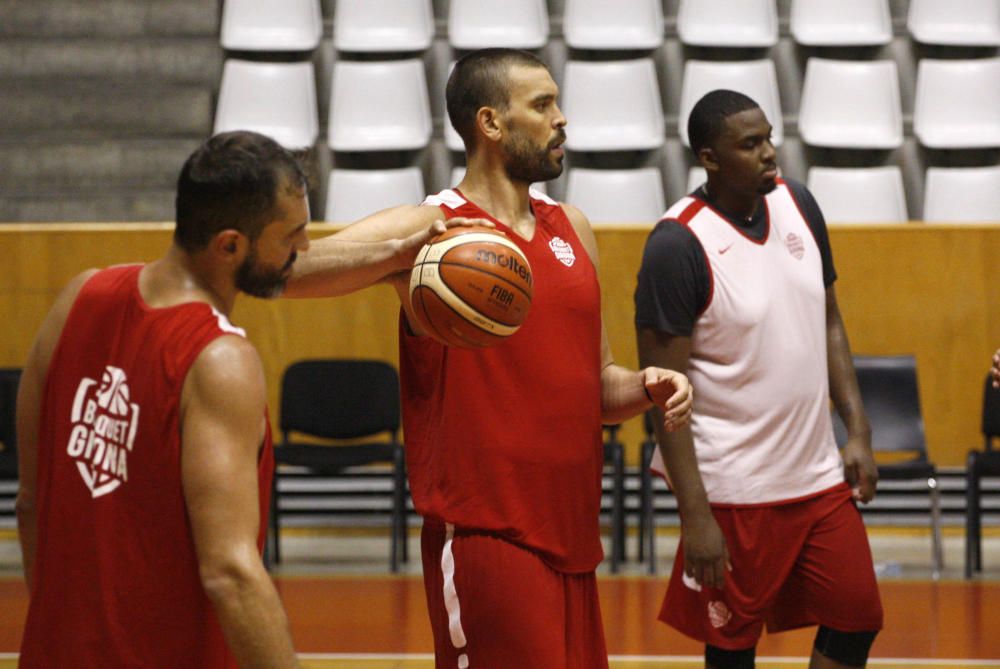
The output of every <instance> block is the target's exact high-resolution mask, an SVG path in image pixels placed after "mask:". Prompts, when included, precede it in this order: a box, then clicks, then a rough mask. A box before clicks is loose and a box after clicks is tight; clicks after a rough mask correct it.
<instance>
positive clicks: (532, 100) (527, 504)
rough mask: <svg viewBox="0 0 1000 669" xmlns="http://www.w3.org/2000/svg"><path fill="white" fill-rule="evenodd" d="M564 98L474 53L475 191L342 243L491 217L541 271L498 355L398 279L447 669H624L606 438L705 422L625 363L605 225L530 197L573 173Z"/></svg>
mask: <svg viewBox="0 0 1000 669" xmlns="http://www.w3.org/2000/svg"><path fill="white" fill-rule="evenodd" d="M558 93H559V90H558V88H557V86H556V84H555V82H553V80H552V77H551V75H550V74H549V71H548V69H547V68H546V66H545V64H544V63H542V62H541V61H540V60H538V59H537V58H536V57H534V56H532V55H531V54H528V53H525V52H521V51H514V50H510V49H485V50H481V51H476V52H473V53H471V54H469V55H467V56H465V57H464V58H462V59H461V60H459V61H458V63H456V65H455V68H454V70H453V71H452V74H451V77H450V79H449V81H448V86H447V105H448V113H449V116H450V118H451V122H452V123H453V124H454V126H455V128H456V130H457V131H458V132H459V134H460V135H461V136H462V138H463V140H464V142H465V146H466V152H467V164H468V168H467V171H466V174H465V178H464V179H463V180H462V182H461V183H460V184H459V185H458V187H456V188H453V189H449V190H445V191H442V192H441V193H438V194H436V195H432V196H429V197H428V198H427V199H426V200H425V201H424V203H423V205H420V206H409V207H399V208H394V209H390V210H387V211H384V212H379V213H377V214H374V215H373V216H371V217H369V218H367V219H364V220H362V221H360V222H358V223H356V224H354V225H353V226H350V227H348V228H347V229H345V230H344V232H343V233H342V235H341V237H342V238H348V239H349V238H356V239H372V238H375V239H387V238H390V237H400V236H406V235H409V234H411V233H412V232H413V231H417V230H421V229H423V228H426V226H427V225H428V223H429V222H430V221H432V220H434V219H435V218H439V217H441V216H442V212H443V213H444V215H445V216H451V215H459V216H465V217H483V218H486V219H488V220H491V221H493V222H494V223H495V224H496V227H497V229H499V230H501V231H503V232H504V233H506V234H507V236H508V237H509V238H510V239H511V240H512V241H513V242H514V243H516V244H517V245H518V247H519V248H520V249H521V251H522V252H523V253H524V255H525V256H526V257H527V259H528V261H529V262H530V264H531V268H532V275H533V279H534V281H533V288H534V295H533V299H532V307H531V312H530V313H529V315H528V317H527V319H526V320H525V322H524V324H523V325H522V326H521V328H520V329H519V330H518V332H517V333H515V334H514V335H512V336H511V337H509V338H507V339H506V340H504V341H503V342H501V343H499V344H496V345H495V346H493V347H490V348H487V349H481V350H467V349H460V348H449V347H445V346H442V345H441V344H439V343H437V342H436V341H435V340H433V339H431V338H430V337H427V336H424V335H423V333H422V332H421V331H420V330H419V328H418V325H417V321H416V320H415V319H414V318H413V316H412V306H411V304H410V301H409V296H408V290H407V288H408V286H407V283H406V277H401V280H400V281H399V282H397V289H398V291H399V294H400V299H401V301H402V314H401V318H400V335H399V336H400V371H401V376H402V384H403V388H402V395H403V423H404V429H405V433H406V451H407V467H408V469H409V474H410V484H411V485H410V487H411V490H412V494H413V499H414V503H415V505H416V508H417V511H418V512H419V513H420V514H421V515H423V517H424V529H423V535H422V544H423V550H422V554H423V566H424V583H425V586H426V594H427V601H428V607H429V611H430V618H431V626H432V628H433V632H434V650H435V656H436V662H437V666H438V667H441V668H447V669H455V668H456V667H457V668H458V669H464V668H466V667H473V668H475V667H488V668H496V669H499V668H512V667H517V668H518V669H532V668H539V669H541V668H543V667H544V668H545V669H552V668H553V667H559V668H560V669H597V668H599V667H607V652H606V650H605V645H604V632H603V629H602V624H601V616H600V606H599V604H598V599H597V588H596V580H595V575H594V569H595V568H596V566H597V564H598V563H599V562H600V561H601V558H602V550H601V544H600V528H599V511H600V499H601V469H602V462H603V451H602V438H601V424H602V423H618V422H620V421H622V420H625V419H627V418H629V417H631V416H635V415H637V414H639V413H641V412H643V411H645V410H646V409H648V408H650V406H651V405H653V404H656V405H657V406H659V407H661V408H663V409H664V411H665V414H666V415H665V423H666V425H667V427H668V429H673V428H675V427H677V426H679V425H681V424H683V423H684V422H685V421H686V420H687V418H688V416H689V413H690V406H691V399H690V387H689V385H688V383H687V379H686V378H685V377H684V376H683V375H681V374H678V373H676V372H672V371H669V370H666V369H660V368H656V367H648V368H646V369H643V370H641V371H631V370H628V369H625V368H623V367H620V366H618V365H616V364H614V360H613V358H612V356H611V351H610V349H609V347H608V341H607V336H606V333H605V330H604V326H603V324H602V321H601V310H600V287H599V285H598V281H597V244H596V242H595V239H594V234H593V232H592V231H591V229H590V225H589V223H588V221H587V219H586V217H585V216H584V215H583V214H582V213H581V212H580V211H579V210H578V209H576V208H575V207H572V206H570V205H566V204H560V203H558V202H555V201H553V200H551V199H549V198H548V197H546V196H545V195H543V194H541V193H539V192H537V191H534V190H529V184H531V183H532V182H535V181H545V180H548V179H553V178H555V177H557V176H558V175H559V174H560V173H561V171H562V162H563V149H562V148H561V145H562V143H563V141H564V140H565V130H564V128H565V126H566V119H565V118H564V117H563V115H562V112H561V111H560V110H559V106H558V104H557V97H558ZM331 252H332V249H331ZM326 253H327V249H326V247H325V245H324V244H323V243H322V241H320V242H316V243H315V244H314V245H313V247H312V249H311V250H310V251H309V253H307V254H304V256H303V259H302V261H301V262H300V263H299V265H297V266H296V268H295V276H296V277H299V276H302V277H303V279H308V277H309V276H310V275H311V274H312V271H311V270H312V268H313V267H314V266H321V265H322V263H323V258H324V257H325V255H326ZM289 289H290V291H291V292H292V293H294V294H300V291H301V294H313V295H323V294H325V291H324V288H323V285H322V281H313V282H312V283H310V284H308V285H307V284H305V283H303V284H302V285H301V286H300V285H298V284H297V283H296V281H294V280H293V281H292V282H291V283H290V284H289Z"/></svg>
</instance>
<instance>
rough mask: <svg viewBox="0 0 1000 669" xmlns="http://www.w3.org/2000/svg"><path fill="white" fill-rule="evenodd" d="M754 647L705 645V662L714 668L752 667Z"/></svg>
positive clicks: (755, 652) (738, 668) (744, 668)
mask: <svg viewBox="0 0 1000 669" xmlns="http://www.w3.org/2000/svg"><path fill="white" fill-rule="evenodd" d="M756 655H757V649H756V648H746V649H744V650H725V649H723V648H718V647H716V646H710V645H706V646H705V664H708V665H711V666H713V667H715V668H716V669H754V657H756Z"/></svg>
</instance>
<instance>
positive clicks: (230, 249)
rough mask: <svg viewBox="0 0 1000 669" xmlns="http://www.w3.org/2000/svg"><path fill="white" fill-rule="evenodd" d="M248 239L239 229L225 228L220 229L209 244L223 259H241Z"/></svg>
mask: <svg viewBox="0 0 1000 669" xmlns="http://www.w3.org/2000/svg"><path fill="white" fill-rule="evenodd" d="M248 244H249V240H248V239H247V238H246V235H244V234H243V233H241V232H240V231H239V230H233V229H231V228H230V229H226V230H222V231H220V232H219V233H218V234H216V235H215V237H213V238H212V242H211V244H210V245H209V246H210V247H211V249H212V251H213V253H215V254H216V255H218V256H219V257H220V258H223V259H234V260H236V259H241V258H242V256H243V254H244V252H245V249H246V246H247V245H248Z"/></svg>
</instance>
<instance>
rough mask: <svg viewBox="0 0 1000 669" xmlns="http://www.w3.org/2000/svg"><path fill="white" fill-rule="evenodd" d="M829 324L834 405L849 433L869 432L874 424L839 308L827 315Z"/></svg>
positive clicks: (830, 381) (831, 383)
mask: <svg viewBox="0 0 1000 669" xmlns="http://www.w3.org/2000/svg"><path fill="white" fill-rule="evenodd" d="M826 327H827V344H826V345H827V353H826V355H827V372H828V375H829V384H830V399H832V400H833V405H834V406H835V407H836V408H837V413H839V414H840V417H841V418H842V419H843V421H844V425H845V426H846V427H847V432H848V434H849V435H850V436H863V435H867V434H870V433H871V426H870V425H869V424H868V416H867V415H866V414H865V409H864V404H862V401H861V390H860V389H859V388H858V378H857V374H855V372H854V361H853V360H852V358H851V347H850V345H849V343H848V341H847V331H846V330H845V329H844V322H843V320H842V319H841V318H840V312H839V310H836V311H835V313H833V314H831V315H830V316H828V320H827V326H826Z"/></svg>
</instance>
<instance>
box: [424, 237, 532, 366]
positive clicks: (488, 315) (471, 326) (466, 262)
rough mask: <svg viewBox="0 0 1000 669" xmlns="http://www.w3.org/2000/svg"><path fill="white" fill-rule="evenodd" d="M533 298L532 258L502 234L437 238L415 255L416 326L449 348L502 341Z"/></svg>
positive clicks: (524, 316) (511, 331)
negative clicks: (529, 261) (525, 255)
mask: <svg viewBox="0 0 1000 669" xmlns="http://www.w3.org/2000/svg"><path fill="white" fill-rule="evenodd" d="M531 295H532V284H531V266H530V265H529V264H528V259H527V258H525V257H524V254H522V253H521V250H520V249H519V248H518V247H517V244H515V243H514V242H512V241H511V240H510V239H508V238H507V237H506V236H504V235H503V234H502V233H500V232H497V231H496V230H491V229H490V228H484V227H456V228H450V229H449V230H448V231H447V232H445V233H444V234H441V235H438V236H437V237H435V238H434V239H432V240H431V241H430V242H429V243H428V244H427V245H426V246H424V247H423V248H422V249H421V250H420V253H418V254H417V259H416V262H414V264H413V272H412V273H411V275H410V302H411V303H412V305H413V312H414V316H415V318H416V319H417V321H418V325H420V327H421V329H423V330H424V332H426V333H427V334H428V335H430V336H431V337H433V338H434V339H436V340H438V341H439V342H441V343H442V344H444V345H446V346H458V347H461V348H483V347H486V346H491V345H493V344H496V343H498V342H500V341H503V340H504V339H505V338H506V337H509V336H511V335H512V334H514V333H515V332H517V329H518V328H519V327H520V326H521V324H522V323H523V322H524V319H525V318H527V316H528V309H529V308H530V307H531Z"/></svg>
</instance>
